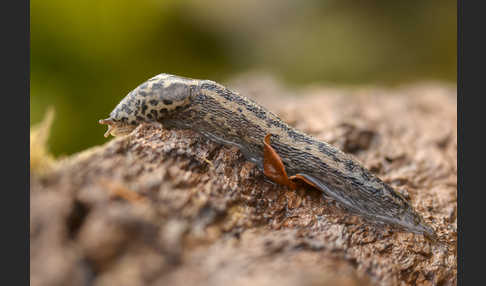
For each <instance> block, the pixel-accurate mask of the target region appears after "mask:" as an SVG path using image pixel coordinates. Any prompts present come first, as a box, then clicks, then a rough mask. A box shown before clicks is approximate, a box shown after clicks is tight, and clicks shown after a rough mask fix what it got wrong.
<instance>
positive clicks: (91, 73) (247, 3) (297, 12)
mask: <svg viewBox="0 0 486 286" xmlns="http://www.w3.org/2000/svg"><path fill="white" fill-rule="evenodd" d="M30 3H31V4H30V5H31V9H30V13H31V26H30V27H31V28H30V30H31V58H30V60H31V86H30V91H31V92H30V108H31V109H30V115H31V116H30V123H31V124H33V123H36V122H39V121H40V120H41V119H42V118H43V116H44V114H45V112H46V110H47V107H48V106H53V107H54V108H55V111H56V118H55V120H54V124H53V126H52V128H53V129H52V133H51V136H50V139H49V143H48V144H49V148H50V150H51V152H52V153H53V154H55V155H67V154H71V153H73V152H78V151H81V150H83V149H85V148H87V147H90V146H93V145H96V144H101V143H103V142H106V139H105V138H104V137H103V133H104V132H105V127H103V126H101V125H99V124H98V123H97V121H98V119H101V118H105V117H107V115H108V114H109V112H110V111H111V110H112V109H113V108H114V107H115V105H116V104H117V103H118V102H119V100H120V99H121V98H122V97H124V96H125V95H126V94H127V93H128V92H129V91H130V90H132V89H133V88H135V87H136V86H137V85H138V84H140V83H142V82H143V81H145V80H147V79H148V78H150V77H152V76H154V75H156V74H159V73H162V72H165V73H172V74H177V75H182V76H187V77H193V78H204V79H212V80H215V81H218V82H221V83H224V82H225V80H227V79H229V78H231V77H233V76H235V75H237V74H238V73H243V72H248V71H251V70H259V71H266V72H269V73H271V74H273V75H275V76H276V77H277V78H278V79H280V80H283V81H285V82H286V83H288V84H292V85H303V84H306V83H314V82H322V83H323V84H338V85H350V84H361V83H376V84H385V85H394V84H401V83H409V82H415V81H426V80H439V81H446V82H450V83H454V82H455V81H456V58H457V56H456V54H457V50H456V47H457V44H456V39H457V27H456V23H457V20H456V7H457V2H456V1H452V0H444V1H426V0H422V1H418V0H410V1H385V0H383V1H343V0H340V1H337V0H336V1H331V0H329V1H313V0H305V1H302V0H266V1H261V0H239V1H227V0H204V1H203V0H188V1H182V0H138V1H119V0H84V1H61V0H42V1H41V0H31V1H30Z"/></svg>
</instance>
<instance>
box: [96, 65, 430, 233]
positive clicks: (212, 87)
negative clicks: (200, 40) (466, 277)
mask: <svg viewBox="0 0 486 286" xmlns="http://www.w3.org/2000/svg"><path fill="white" fill-rule="evenodd" d="M142 122H158V123H160V124H162V126H164V127H165V128H178V129H192V130H194V131H196V132H198V133H200V134H201V135H203V136H205V137H206V138H208V139H209V140H213V141H215V142H217V143H220V144H224V145H231V146H236V147H238V148H239V150H240V151H241V152H242V154H243V155H244V156H245V157H246V159H247V160H249V161H251V162H253V163H255V164H256V166H257V167H258V168H259V169H261V170H263V171H264V174H265V175H267V176H268V177H270V179H272V180H274V181H275V182H277V183H280V184H284V185H288V186H290V187H295V181H301V182H303V183H306V184H308V185H311V186H313V187H315V188H317V189H319V190H320V191H322V192H323V193H324V194H325V195H327V196H328V197H331V198H332V199H334V200H336V201H337V202H338V203H340V204H341V205H342V206H343V207H345V208H346V209H348V210H349V211H351V212H353V213H357V214H359V215H361V216H362V217H364V218H366V219H368V220H370V221H372V222H375V223H379V224H383V223H384V224H389V225H393V226H397V227H399V228H401V229H404V230H407V231H410V232H414V233H418V234H424V235H426V236H427V237H435V232H434V230H433V229H432V228H431V227H430V226H429V225H427V224H426V223H425V221H424V219H423V218H422V217H421V216H420V215H419V214H418V213H417V212H416V211H415V210H414V209H413V208H412V206H411V205H410V204H409V203H408V202H407V200H406V199H404V197H403V196H402V195H401V194H400V193H398V192H396V191H395V190H394V189H393V188H392V187H390V186H389V185H387V184H385V183H384V182H383V181H381V180H380V179H379V178H378V177H376V176H375V175H373V174H372V173H371V172H370V171H369V170H367V169H366V168H365V167H363V166H362V165H361V164H360V163H359V162H358V161H357V160H356V159H354V158H353V157H352V156H350V155H347V154H345V153H344V152H342V151H340V150H339V149H338V148H336V147H334V146H332V145H330V144H328V143H326V142H323V141H321V140H318V139H316V138H313V137H312V136H309V135H307V134H305V133H303V132H300V131H298V130H296V129H294V128H292V127H290V126H289V125H287V124H286V123H284V122H283V121H282V120H281V119H279V118H278V117H277V116H276V115H275V114H273V113H272V112H270V111H268V110H266V109H265V108H263V107H261V106H260V105H258V104H257V103H255V102H254V101H253V100H251V99H249V98H246V97H244V96H242V95H240V94H238V93H237V92H235V91H232V90H230V89H228V88H226V87H224V86H222V85H220V84H218V83H216V82H213V81H210V80H196V79H190V78H184V77H180V76H175V75H169V74H159V75H157V76H155V77H153V78H151V79H149V80H147V81H146V82H144V83H142V84H141V85H139V86H138V87H137V88H135V89H134V90H133V91H131V92H130V93H129V94H128V95H127V96H126V97H125V98H123V99H122V100H121V102H120V103H119V104H118V105H117V106H116V107H115V109H114V110H113V111H112V112H111V113H110V117H109V118H107V119H103V120H100V121H99V123H101V124H107V125H108V130H107V131H106V133H105V137H108V136H109V135H110V134H112V135H113V136H117V135H124V134H128V133H130V132H131V131H132V130H133V129H134V128H135V127H136V126H137V125H138V124H140V123H142Z"/></svg>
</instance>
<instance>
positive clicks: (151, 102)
mask: <svg viewBox="0 0 486 286" xmlns="http://www.w3.org/2000/svg"><path fill="white" fill-rule="evenodd" d="M149 103H150V105H152V106H156V105H157V104H159V101H158V100H155V99H151V100H150V101H149Z"/></svg>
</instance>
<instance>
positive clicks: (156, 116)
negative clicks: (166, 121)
mask: <svg viewBox="0 0 486 286" xmlns="http://www.w3.org/2000/svg"><path fill="white" fill-rule="evenodd" d="M150 113H151V114H152V115H153V117H154V120H157V118H158V117H159V115H158V114H157V110H155V109H152V110H151V111H150Z"/></svg>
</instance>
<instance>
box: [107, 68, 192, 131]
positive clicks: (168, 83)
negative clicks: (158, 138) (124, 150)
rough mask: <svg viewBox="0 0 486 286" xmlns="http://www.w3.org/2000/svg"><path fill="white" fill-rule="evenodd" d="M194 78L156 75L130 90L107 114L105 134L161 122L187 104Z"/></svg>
mask: <svg viewBox="0 0 486 286" xmlns="http://www.w3.org/2000/svg"><path fill="white" fill-rule="evenodd" d="M196 86H197V81H195V80H193V79H189V78H184V77H179V76H174V75H169V74H159V75H157V76H155V77H153V78H151V79H149V80H147V81H146V82H144V83H142V84H141V85H139V86H138V87H137V88H135V89H134V90H132V91H131V92H130V93H129V94H128V95H127V96H125V98H123V99H122V100H121V101H120V103H118V105H117V106H116V107H115V109H113V111H112V112H111V113H110V117H109V118H107V119H102V120H99V123H100V124H107V125H108V130H107V131H106V133H105V137H108V136H109V135H110V134H111V135H113V136H119V135H125V134H128V133H130V132H131V131H132V130H133V129H135V127H137V125H138V124H140V123H142V122H163V121H164V119H167V118H170V117H171V116H173V115H174V113H176V112H178V111H179V110H180V109H183V108H184V107H185V106H187V105H188V104H189V103H190V96H191V93H192V91H193V89H194V88H195V87H196Z"/></svg>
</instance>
